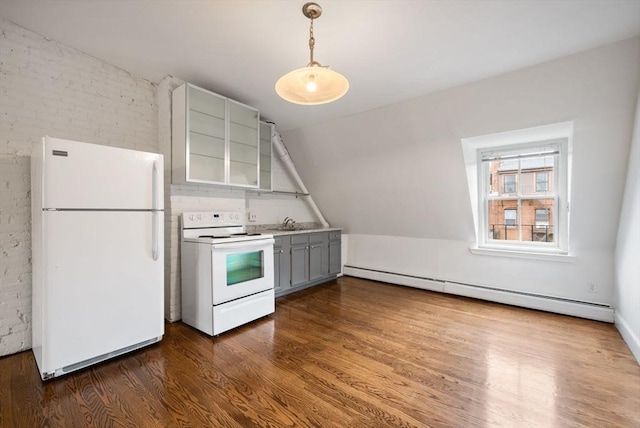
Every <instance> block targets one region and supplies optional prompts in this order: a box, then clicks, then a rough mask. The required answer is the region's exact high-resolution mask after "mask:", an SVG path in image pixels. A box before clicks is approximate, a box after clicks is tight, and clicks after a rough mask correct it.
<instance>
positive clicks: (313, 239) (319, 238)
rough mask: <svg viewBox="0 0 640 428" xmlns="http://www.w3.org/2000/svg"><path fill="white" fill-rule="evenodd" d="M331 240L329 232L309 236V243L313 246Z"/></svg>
mask: <svg viewBox="0 0 640 428" xmlns="http://www.w3.org/2000/svg"><path fill="white" fill-rule="evenodd" d="M328 238H329V236H328V234H327V232H321V233H310V234H309V243H311V244H320V243H322V242H327V239H328Z"/></svg>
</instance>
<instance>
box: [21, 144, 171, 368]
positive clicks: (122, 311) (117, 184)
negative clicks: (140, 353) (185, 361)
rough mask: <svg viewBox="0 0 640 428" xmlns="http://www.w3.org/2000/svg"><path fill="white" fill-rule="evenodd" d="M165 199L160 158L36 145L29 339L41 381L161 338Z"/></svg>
mask: <svg viewBox="0 0 640 428" xmlns="http://www.w3.org/2000/svg"><path fill="white" fill-rule="evenodd" d="M163 199H164V198H163V157H162V155H159V154H155V153H145V152H139V151H135V150H127V149H120V148H114V147H107V146H100V145H95V144H87V143H81V142H76V141H69V140H62V139H57V138H50V137H44V138H43V139H42V141H41V142H40V143H38V144H36V146H35V148H34V151H33V154H32V158H31V201H32V264H33V292H32V303H33V312H32V339H33V343H32V346H33V353H34V355H35V359H36V362H37V365H38V370H39V372H40V376H41V377H42V379H43V380H46V379H49V378H52V377H56V376H60V375H63V374H65V373H69V372H71V371H74V370H77V369H81V368H84V367H87V366H89V365H91V364H94V363H97V362H100V361H103V360H106V359H108V358H111V357H115V356H117V355H121V354H123V353H125V352H129V351H132V350H134V349H138V348H140V347H143V346H146V345H149V344H152V343H155V342H158V341H159V340H161V339H162V336H163V335H164V313H163V311H164V308H163V307H164V291H163V289H164V256H163V254H164V250H163V243H164V239H163V224H164V212H163V205H164V200H163Z"/></svg>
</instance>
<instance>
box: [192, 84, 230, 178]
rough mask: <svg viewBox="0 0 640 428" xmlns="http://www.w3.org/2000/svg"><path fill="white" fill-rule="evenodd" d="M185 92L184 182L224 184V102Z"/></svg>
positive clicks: (210, 94)
mask: <svg viewBox="0 0 640 428" xmlns="http://www.w3.org/2000/svg"><path fill="white" fill-rule="evenodd" d="M188 89H189V92H188V115H189V116H188V117H189V122H188V130H189V132H188V140H187V156H186V162H187V165H186V169H187V180H188V181H196V182H208V183H211V182H213V183H224V182H225V99H224V98H221V97H218V96H216V95H214V94H212V93H208V92H204V91H202V90H199V89H197V88H193V87H189V88H188Z"/></svg>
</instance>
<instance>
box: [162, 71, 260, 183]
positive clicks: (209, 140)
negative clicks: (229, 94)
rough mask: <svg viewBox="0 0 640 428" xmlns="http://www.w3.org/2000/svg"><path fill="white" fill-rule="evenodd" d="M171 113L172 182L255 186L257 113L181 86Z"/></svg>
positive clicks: (257, 136) (232, 102) (258, 145)
mask: <svg viewBox="0 0 640 428" xmlns="http://www.w3.org/2000/svg"><path fill="white" fill-rule="evenodd" d="M172 111H173V112H172V126H173V135H172V175H171V177H172V183H175V184H186V183H191V184H212V185H230V186H241V187H251V188H257V187H258V180H259V176H260V169H259V164H260V140H259V132H260V123H259V117H260V115H259V112H258V110H257V109H254V108H252V107H249V106H247V105H244V104H241V103H239V102H237V101H233V100H230V99H228V98H225V97H223V96H221V95H218V94H215V93H213V92H210V91H207V90H205V89H202V88H198V87H197V86H194V85H191V84H189V83H185V84H183V85H181V86H179V87H178V88H176V89H175V90H174V91H173V108H172Z"/></svg>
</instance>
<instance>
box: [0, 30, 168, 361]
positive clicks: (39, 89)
mask: <svg viewBox="0 0 640 428" xmlns="http://www.w3.org/2000/svg"><path fill="white" fill-rule="evenodd" d="M0 30H1V31H0V56H1V57H2V61H0V76H1V77H0V96H1V101H0V248H1V253H0V263H1V267H0V272H1V277H0V278H1V282H0V355H6V354H10V353H13V352H17V351H21V350H24V349H28V348H30V347H31V324H30V321H31V200H30V194H29V192H30V156H31V149H32V146H33V144H34V143H35V142H37V141H38V140H39V139H41V138H42V136H43V135H50V136H52V137H59V138H66V139H71V140H79V141H86V142H91V143H96V144H103V145H107V146H116V147H124V148H129V149H137V150H144V151H150V152H157V151H158V142H157V128H158V126H157V116H156V107H155V102H154V87H153V85H152V84H151V83H150V82H148V81H146V80H143V79H138V78H136V77H134V76H131V75H130V74H129V73H127V72H126V71H123V70H121V69H118V68H116V67H113V66H111V65H109V64H107V63H105V62H103V61H100V60H98V59H96V58H93V57H91V56H88V55H85V54H83V53H81V52H78V51H77V50H74V49H71V48H69V47H66V46H64V45H61V44H59V43H56V42H55V41H51V40H47V39H45V38H44V37H41V36H39V35H37V34H35V33H32V32H30V31H28V30H25V29H23V28H21V27H18V26H16V25H13V24H12V23H10V22H8V21H6V20H3V19H0Z"/></svg>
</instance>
